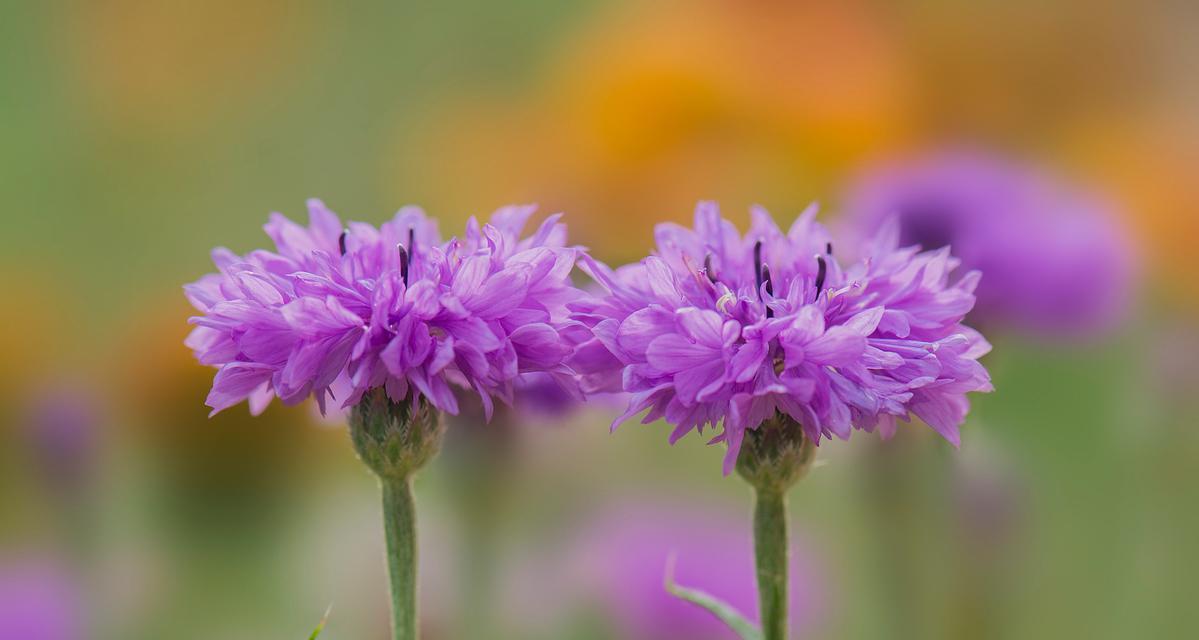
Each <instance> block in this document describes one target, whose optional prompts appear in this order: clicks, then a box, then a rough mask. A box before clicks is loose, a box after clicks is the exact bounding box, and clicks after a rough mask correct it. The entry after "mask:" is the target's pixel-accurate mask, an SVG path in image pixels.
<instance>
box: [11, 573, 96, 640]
mask: <svg viewBox="0 0 1199 640" xmlns="http://www.w3.org/2000/svg"><path fill="white" fill-rule="evenodd" d="M84 637H85V636H84V627H83V603H82V602H81V600H80V593H79V589H78V587H77V585H76V584H75V581H74V580H73V579H72V577H71V575H70V574H69V573H67V572H66V571H65V570H63V569H62V568H61V567H60V566H59V565H58V564H57V563H54V562H49V561H46V560H45V559H42V558H18V559H14V560H11V561H5V562H3V564H0V638H12V639H13V640H16V639H18V638H19V639H20V640H82V638H84Z"/></svg>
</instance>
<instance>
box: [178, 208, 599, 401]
mask: <svg viewBox="0 0 1199 640" xmlns="http://www.w3.org/2000/svg"><path fill="white" fill-rule="evenodd" d="M308 209H309V225H308V227H307V228H305V227H302V226H300V225H298V224H296V223H294V222H292V221H291V220H288V219H287V218H285V217H283V216H282V215H280V214H277V213H276V214H272V215H271V218H270V221H269V222H268V223H267V225H266V226H265V229H266V232H267V235H269V236H270V237H271V239H272V240H273V241H274V243H275V247H276V250H275V251H273V252H272V251H264V250H259V251H253V252H251V253H249V254H247V255H245V256H237V255H235V254H234V253H232V252H231V251H229V250H228V249H223V248H220V249H216V250H215V251H214V252H213V260H214V262H215V263H216V266H217V269H218V272H217V273H213V274H209V275H206V276H204V277H203V278H201V279H200V280H198V281H197V282H195V283H192V284H190V285H187V286H186V287H185V291H186V294H187V297H188V299H189V300H190V301H191V302H192V304H193V305H194V306H195V307H196V308H197V309H198V310H199V311H200V315H198V316H196V317H194V318H192V323H193V324H195V325H196V328H195V329H194V330H193V331H192V333H191V335H189V336H188V338H187V345H188V346H189V347H190V348H191V349H193V350H194V351H195V353H196V356H197V358H198V359H199V360H200V362H202V363H204V364H208V365H212V366H216V367H219V371H218V372H217V374H216V379H215V381H214V382H213V388H212V392H211V393H210V394H209V396H208V401H207V403H208V406H210V407H212V409H213V413H214V414H215V413H216V412H218V411H221V410H223V409H225V408H227V407H229V406H232V405H234V404H237V403H239V402H241V401H242V400H246V399H248V400H249V403H250V408H251V411H252V412H254V413H256V414H257V413H259V412H261V411H262V410H263V409H265V408H266V406H267V405H268V404H269V403H270V401H271V399H272V398H273V397H275V396H278V397H279V398H280V400H282V401H283V402H284V403H285V404H294V403H298V402H300V401H302V400H304V399H305V398H307V397H309V396H313V397H315V398H316V401H317V403H318V404H319V405H320V407H321V410H322V411H324V409H325V404H326V396H328V397H334V394H335V393H336V394H337V396H336V397H335V399H336V400H338V401H340V402H341V403H342V406H350V405H353V404H355V403H357V401H358V400H359V399H360V398H361V397H362V395H363V394H364V393H365V392H366V391H368V390H370V389H374V388H384V389H386V393H387V395H388V396H389V397H390V398H391V399H392V400H394V401H397V402H398V401H401V400H405V399H416V398H424V399H426V400H427V401H428V402H429V403H431V404H432V405H433V406H435V407H437V408H438V409H441V410H443V411H446V412H449V413H456V412H457V410H458V402H457V399H456V398H455V395H454V392H453V390H452V389H451V386H450V385H451V383H452V384H454V385H457V386H459V387H462V388H464V389H467V390H472V391H474V392H476V393H477V394H478V395H479V397H480V399H481V402H482V403H483V406H484V409H485V411H486V413H487V415H488V416H490V414H491V412H492V409H493V397H495V398H499V399H501V400H502V401H504V402H511V398H512V393H513V388H514V384H515V383H516V382H517V380H518V378H519V377H520V376H522V375H524V374H526V373H531V372H537V373H538V374H540V375H543V376H549V377H550V378H552V379H553V380H555V381H557V382H558V383H559V384H562V385H564V386H565V387H566V388H567V389H568V390H572V391H574V392H576V393H577V385H576V383H575V375H574V372H573V371H572V370H571V369H570V368H569V367H568V366H567V365H566V364H565V363H564V361H565V359H566V357H567V356H568V355H569V354H570V353H571V351H572V345H574V344H575V343H577V342H579V341H581V340H583V339H585V338H586V337H587V335H588V334H587V332H586V329H585V327H582V326H581V325H579V324H578V323H577V322H574V321H572V320H570V319H569V311H568V310H567V304H570V303H573V302H576V301H577V300H579V299H580V298H581V297H582V296H583V293H582V292H581V291H579V290H578V289H575V288H574V287H573V286H572V285H571V282H570V273H571V270H572V269H573V267H574V264H575V260H576V258H577V256H578V253H579V251H578V249H576V248H573V247H567V246H566V228H565V225H563V224H561V223H559V222H558V218H559V216H556V215H555V216H550V217H549V218H547V219H546V220H545V222H543V223H542V224H541V226H540V227H539V228H538V229H537V230H536V232H535V233H534V234H533V235H532V236H529V237H525V238H521V232H522V230H523V229H524V227H525V224H526V222H527V221H528V219H529V217H530V216H531V215H532V214H533V211H534V208H533V207H506V208H503V209H500V210H498V211H496V212H495V213H494V214H493V215H492V216H491V220H490V222H489V223H488V224H486V225H480V224H479V222H478V221H477V220H475V219H474V218H471V220H470V221H469V223H468V224H467V228H466V232H465V234H463V235H462V236H461V237H460V238H457V237H456V238H453V239H451V240H450V241H448V242H445V243H443V242H441V240H440V238H439V235H438V231H437V226H436V224H435V223H434V222H432V221H431V220H429V219H428V218H426V217H425V215H424V213H423V212H421V211H420V210H419V209H416V208H411V207H408V208H404V209H401V210H400V211H399V213H397V214H396V216H395V217H394V218H393V219H392V220H390V221H389V222H386V223H384V224H383V225H381V226H380V227H379V228H375V227H373V226H371V225H368V224H362V223H355V222H351V223H349V225H348V227H343V225H342V223H341V221H340V220H339V219H338V217H337V216H336V215H335V214H334V213H333V212H331V211H329V210H328V209H327V208H326V207H325V205H324V204H323V203H321V202H320V201H319V200H311V201H309V203H308Z"/></svg>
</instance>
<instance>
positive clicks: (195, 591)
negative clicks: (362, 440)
mask: <svg viewBox="0 0 1199 640" xmlns="http://www.w3.org/2000/svg"><path fill="white" fill-rule="evenodd" d="M1196 33H1199V5H1196V4H1195V3H1193V2H1183V1H1171V0H1163V1H1155V2H1132V1H1119V0H1099V1H1097V2H1094V1H1093V2H1075V1H1060V2H1049V3H1046V2H1000V1H997V0H983V1H981V2H969V3H967V2H948V1H943V0H923V1H919V0H918V1H915V2H903V3H877V2H859V1H855V0H850V1H848V2H837V3H801V2H794V3H792V2H766V1H744V0H742V1H734V0H691V1H686V2H684V1H678V2H618V3H601V2H598V1H595V0H587V1H584V2H549V1H545V0H511V1H509V2H504V3H493V2H482V1H479V0H470V1H463V0H446V1H443V2H440V3H429V4H428V5H424V3H421V4H420V5H418V4H417V3H411V4H409V3H384V2H380V3H368V2H344V3H318V2H303V1H289V2H276V1H273V0H258V1H253V2H245V1H241V0H239V1H231V0H213V1H210V2H203V3H173V2H172V3H164V2H151V1H146V0H107V1H104V2H55V3H38V2H22V1H20V0H18V1H17V2H15V3H14V2H7V3H4V4H3V7H0V78H2V79H3V88H2V89H0V149H2V150H0V194H2V195H3V200H2V201H3V211H2V212H0V221H2V223H0V283H2V285H3V290H2V291H3V293H2V295H0V317H2V318H3V330H2V331H0V356H2V367H0V419H2V427H3V428H2V429H0V500H2V501H3V502H2V503H0V524H2V529H0V638H4V639H8V638H12V639H14V640H17V639H21V640H71V639H84V638H114V639H116V638H119V639H160V638H172V639H178V640H191V639H197V640H198V639H212V638H220V639H221V640H237V639H243V638H244V639H264V638H281V639H282V638H307V637H308V634H309V633H310V632H311V631H312V629H313V627H315V626H316V624H317V622H318V621H319V620H320V618H321V616H322V614H323V613H324V612H325V610H326V608H327V607H328V606H329V605H330V604H332V613H331V615H330V617H329V621H328V626H327V627H326V629H325V632H324V635H323V636H322V637H323V638H329V639H331V640H340V639H346V640H349V639H374V638H383V637H385V634H386V619H387V611H386V602H387V601H386V592H385V589H386V583H385V576H384V572H383V567H382V540H381V530H380V527H379V526H378V512H377V500H378V498H377V490H376V487H375V486H374V483H373V480H372V478H371V477H370V476H369V475H368V473H367V472H366V471H365V470H364V468H362V467H361V466H360V465H359V464H358V462H357V461H356V460H355V459H354V456H353V453H352V451H351V448H350V445H349V442H348V439H347V437H346V433H345V429H344V426H343V425H341V424H339V423H338V422H337V421H336V420H332V421H330V420H321V419H320V418H319V416H317V415H316V413H315V412H314V411H313V410H311V408H308V407H295V408H290V409H288V408H284V407H279V406H275V407H272V408H271V409H270V410H269V411H268V412H267V413H266V414H265V415H264V416H263V417H261V418H258V419H251V418H250V416H249V415H248V411H247V410H245V408H244V407H237V408H234V409H232V410H229V411H226V412H224V413H222V414H221V415H219V416H217V417H215V418H213V419H209V418H208V417H207V409H206V407H204V406H203V400H204V396H205V395H206V393H207V389H208V386H209V384H210V381H211V376H212V371H211V370H208V369H206V368H204V367H201V366H200V365H198V364H196V363H195V362H194V361H193V359H192V357H191V355H190V354H189V353H188V351H187V350H186V349H185V348H184V346H183V343H182V341H183V338H184V336H185V335H186V333H187V331H188V325H187V318H188V316H189V315H190V310H189V308H188V306H187V304H186V301H185V300H184V298H183V295H182V291H181V285H182V284H183V283H185V282H189V281H191V280H194V279H196V278H197V277H198V276H200V275H201V274H202V273H204V272H206V271H208V270H210V269H211V264H210V263H209V261H208V257H207V255H208V251H209V249H210V248H211V247H213V246H217V245H225V246H229V247H230V248H232V249H234V250H236V251H239V252H241V251H246V250H249V249H251V248H254V247H257V246H261V245H264V244H265V243H266V238H265V236H264V235H263V234H262V232H261V225H262V223H264V222H265V220H266V215H267V213H268V212H270V211H275V210H277V211H281V212H283V213H285V214H287V215H289V216H292V217H293V218H297V219H300V220H303V219H304V215H305V212H304V201H305V199H306V198H308V197H311V196H319V197H321V198H324V199H325V201H326V202H327V203H329V205H330V206H331V207H332V208H333V209H335V210H336V211H338V212H339V213H341V214H342V215H343V217H348V218H351V219H357V220H363V221H368V222H372V223H378V222H381V221H383V220H384V219H386V218H387V217H389V216H390V215H391V213H392V212H394V211H395V210H396V209H397V208H398V207H399V206H401V205H403V204H409V203H414V204H419V205H422V206H424V207H425V208H426V209H427V210H428V211H429V212H430V213H431V214H433V215H435V216H437V217H438V218H440V220H441V226H442V229H443V232H449V231H450V230H453V229H455V228H460V227H461V225H462V224H463V222H464V221H465V219H466V217H467V216H469V215H472V214H478V215H486V214H487V213H488V212H490V211H491V210H493V209H494V208H496V207H497V206H499V205H502V204H506V203H510V202H538V203H540V204H541V205H542V210H543V211H544V212H546V213H549V212H553V211H559V210H561V211H565V212H567V221H568V222H569V224H570V226H571V232H572V236H573V237H572V239H573V240H574V241H577V242H579V243H582V244H585V245H587V246H588V247H590V248H591V249H592V251H593V253H594V255H596V256H597V257H599V258H600V259H603V260H606V261H609V262H611V263H620V262H623V261H628V260H634V259H637V258H639V257H641V256H643V255H645V253H646V252H647V251H648V250H649V249H650V247H651V242H652V235H651V233H652V226H653V224H654V223H656V222H659V221H664V220H676V221H687V220H689V219H690V215H691V210H692V208H693V207H694V204H695V201H696V200H698V199H701V198H702V199H715V200H718V201H720V202H721V203H722V205H723V206H724V207H725V211H726V213H727V214H728V215H729V216H730V217H732V218H733V219H734V220H738V221H740V222H742V223H744V222H745V220H747V218H748V215H747V213H746V212H747V207H748V206H749V205H750V204H753V203H760V204H762V205H765V206H767V207H768V208H770V209H771V210H772V211H773V212H774V214H775V216H776V217H777V218H780V219H781V220H782V221H783V223H784V224H786V223H789V221H790V219H791V218H792V217H793V216H794V215H796V214H797V213H798V212H799V211H801V210H802V209H803V208H804V207H805V206H806V205H807V204H808V203H809V202H812V201H819V202H820V203H821V204H822V206H823V211H824V213H823V214H822V218H823V219H824V220H826V221H828V222H830V223H832V224H834V225H837V224H844V223H846V221H847V220H848V218H849V216H848V213H847V207H850V203H852V202H853V201H854V200H853V197H852V196H853V192H854V188H855V187H854V185H855V184H858V182H857V181H858V180H859V179H860V178H861V176H863V175H869V172H870V171H871V170H872V169H871V168H872V167H876V166H880V163H882V164H886V165H887V166H900V167H903V166H905V163H911V162H915V160H913V159H914V158H922V157H928V156H929V154H933V155H936V154H940V153H942V152H944V151H946V150H961V149H969V151H970V153H971V154H973V155H972V157H977V156H983V157H989V158H996V159H1000V160H999V161H1001V162H1002V163H1005V166H1009V167H1019V168H1020V169H1021V170H1027V171H1029V172H1035V173H1036V175H1038V176H1043V177H1044V179H1046V180H1052V181H1054V183H1055V184H1062V185H1070V188H1071V189H1079V190H1083V191H1085V192H1086V193H1088V194H1090V195H1089V196H1088V197H1093V198H1095V199H1097V200H1101V201H1102V202H1103V203H1104V206H1103V207H1101V208H1102V209H1103V210H1104V211H1106V212H1108V213H1109V214H1110V216H1111V219H1110V220H1108V221H1107V222H1104V223H1103V224H1110V225H1112V226H1111V228H1112V229H1117V230H1118V233H1117V234H1116V237H1117V238H1118V241H1119V245H1120V246H1119V247H1118V248H1117V249H1116V250H1115V251H1114V254H1113V255H1119V256H1120V257H1119V259H1120V260H1127V261H1128V264H1129V265H1130V266H1129V269H1128V273H1129V274H1131V275H1129V277H1128V279H1127V281H1124V282H1122V283H1118V284H1112V285H1108V284H1105V282H1106V281H1103V280H1099V281H1098V283H1099V284H1098V285H1096V284H1095V282H1096V280H1095V279H1096V278H1102V277H1105V276H1103V275H1102V273H1106V271H1105V270H1104V269H1102V268H1098V269H1097V270H1095V269H1082V270H1080V271H1078V272H1076V273H1074V274H1073V276H1071V278H1070V279H1067V280H1066V281H1065V284H1063V285H1058V286H1060V287H1061V289H1062V290H1061V295H1062V296H1068V295H1069V293H1070V292H1069V290H1070V289H1072V287H1071V283H1076V284H1077V285H1078V287H1083V288H1085V287H1088V286H1098V287H1099V288H1101V289H1102V290H1104V291H1106V290H1108V289H1111V288H1115V287H1120V288H1121V290H1120V291H1119V292H1116V291H1113V292H1112V299H1113V300H1118V303H1113V304H1118V308H1117V309H1115V310H1114V312H1113V314H1112V319H1111V320H1110V321H1107V322H1104V323H1102V326H1101V327H1099V328H1095V327H1094V326H1089V325H1088V327H1087V329H1086V331H1083V330H1082V329H1079V330H1077V331H1073V330H1070V329H1069V328H1068V327H1067V328H1066V329H1065V330H1062V328H1061V327H1055V331H1052V332H1039V331H1037V330H1036V329H1037V327H1036V326H1031V327H1030V326H1014V325H1008V324H1005V323H1004V322H1003V321H1001V320H995V321H991V320H989V319H988V318H980V319H979V323H980V324H981V325H982V326H983V327H984V329H985V330H986V331H987V333H988V336H989V337H990V338H991V339H992V342H993V343H994V344H995V350H994V352H993V353H992V354H991V355H989V356H988V357H987V358H986V360H985V362H986V364H987V366H988V367H989V368H990V369H991V371H992V373H993V375H994V379H995V386H996V389H997V391H996V392H995V393H993V394H991V395H988V396H985V397H979V398H977V399H976V403H975V411H974V412H973V413H972V415H971V417H970V420H969V423H968V424H967V425H966V426H965V427H964V436H963V441H964V444H963V446H962V448H961V450H953V449H952V448H951V447H949V446H947V445H944V444H943V443H941V442H940V441H937V440H935V439H934V438H933V437H932V435H931V433H930V432H928V430H927V429H924V428H922V427H917V426H912V427H909V428H905V429H901V432H900V434H899V436H897V437H896V439H895V440H892V441H890V442H887V443H885V444H884V443H880V442H879V441H878V439H877V438H876V437H875V436H871V435H868V434H858V436H857V437H855V438H854V440H853V441H852V442H849V443H842V442H833V443H831V444H829V445H827V446H825V447H823V448H822V450H821V453H820V456H821V460H822V461H823V462H822V463H821V466H820V467H819V468H817V469H816V470H815V471H814V472H813V473H812V475H811V476H810V477H809V478H808V479H806V480H805V481H804V482H803V483H802V484H801V485H800V486H799V487H798V488H797V489H796V490H795V491H794V492H793V494H792V496H791V501H790V506H791V514H792V517H791V519H792V527H793V531H794V555H795V558H794V559H793V573H794V574H795V575H794V580H793V591H794V594H793V595H794V598H793V601H794V602H795V604H794V605H793V609H794V618H795V621H794V626H795V636H796V637H805V638H887V637H894V638H903V637H911V638H987V637H994V638H1008V637H1010V638H1060V637H1090V638H1126V637H1155V638H1166V637H1188V636H1190V635H1191V634H1192V633H1193V630H1194V629H1195V628H1199V608H1197V607H1195V606H1194V597H1195V594H1196V593H1199V578H1197V577H1196V576H1199V550H1197V549H1196V545H1195V541H1196V540H1199V508H1197V505H1199V492H1197V491H1196V489H1197V488H1199V487H1197V484H1199V483H1197V481H1196V479H1195V473H1194V471H1195V469H1196V468H1197V466H1196V465H1197V464H1199V430H1196V429H1195V424H1196V421H1195V418H1197V417H1199V401H1197V396H1196V393H1195V391H1196V390H1199V336H1197V332H1196V312H1197V309H1199V305H1197V303H1199V261H1196V260H1195V257H1194V256H1195V243H1196V241H1197V240H1199V218H1197V216H1196V210H1199V181H1197V180H1195V178H1194V176H1193V173H1194V171H1195V170H1196V167H1197V166H1199V124H1197V123H1199V85H1197V84H1196V82H1195V70H1196V68H1197V67H1199V38H1196V37H1195V34H1196ZM1000 195H1002V194H1000ZM997 197H998V196H997ZM1050 208H1051V207H1050ZM1034 213H1035V216H1042V214H1044V215H1045V216H1051V215H1053V212H1052V211H1046V212H1041V211H1036V212H1034ZM1019 219H1020V218H1019V217H1014V218H1013V219H1012V221H1011V222H1009V223H1006V224H1008V228H1009V230H1011V231H1012V232H1013V233H1014V234H1015V235H1016V236H1017V237H1019V235H1020V234H1021V233H1022V232H1023V233H1027V234H1028V237H1029V239H1030V242H1031V243H1033V244H1032V245H1030V246H1034V247H1037V250H1036V251H1035V252H1029V253H1031V255H1028V256H1025V257H1024V258H1023V259H1022V260H1023V261H1022V262H1021V264H1025V265H1027V267H1028V269H1027V271H1030V272H1031V273H1032V276H1031V277H1032V278H1033V280H1034V281H1035V280H1036V278H1037V274H1038V272H1039V271H1038V270H1048V269H1052V268H1053V266H1054V260H1053V256H1054V255H1055V254H1056V253H1057V247H1056V245H1054V244H1053V242H1049V243H1048V246H1046V245H1045V243H1043V242H1042V243H1041V244H1036V243H1037V242H1038V241H1039V240H1042V239H1043V237H1042V235H1041V232H1040V231H1038V227H1037V226H1036V225H1035V224H1032V225H1029V226H1027V231H1025V226H1023V225H1024V223H1022V222H1018V220H1019ZM1005 220H1006V219H1005ZM1053 237H1054V238H1057V236H1053ZM1066 237H1067V238H1069V237H1070V236H1069V234H1067V236H1066ZM1054 241H1055V242H1056V241H1058V240H1054ZM1061 242H1066V240H1061ZM1098 255H1099V256H1100V258H1101V260H1100V262H1101V265H1102V263H1103V261H1102V256H1103V255H1106V254H1102V253H1100V254H1098ZM1113 259H1114V258H1113ZM1121 264H1124V263H1123V262H1122V263H1121ZM985 282H986V280H985V278H984V283H985ZM984 286H985V284H984ZM1051 293H1052V292H1051ZM1117 294H1119V295H1117ZM1084 324H1088V323H1084ZM1089 324H1094V323H1089ZM614 412H615V409H614V408H613V407H612V406H610V405H607V404H604V403H599V404H597V405H594V406H590V407H587V408H585V409H583V410H581V411H578V412H575V413H572V414H570V415H567V416H554V417H551V418H546V417H543V418H542V419H539V420H531V421H529V422H530V424H522V425H520V426H519V427H516V426H512V425H508V426H502V427H500V428H496V429H491V430H488V429H487V428H486V427H478V428H471V427H470V426H469V425H467V426H463V427H461V428H458V429H455V430H454V431H455V434H454V437H453V438H452V441H451V442H450V443H449V445H448V446H447V450H446V451H445V453H444V455H443V456H442V457H441V458H439V459H438V460H437V462H436V463H434V464H433V465H432V466H431V468H429V469H428V470H427V471H426V473H424V475H422V476H421V478H420V480H419V482H418V485H417V491H418V496H419V497H418V500H419V503H420V508H421V510H422V518H423V519H422V522H421V527H422V534H423V540H422V544H423V548H422V557H423V563H424V564H423V575H422V589H423V596H422V597H423V600H422V604H421V606H422V612H423V616H424V620H423V626H424V627H425V633H426V637H428V638H524V639H540V638H545V639H550V638H554V639H559V638H580V639H591V638H594V639H601V638H633V639H640V638H644V639H658V638H682V637H687V638H725V637H729V635H728V634H727V633H725V632H722V631H721V630H720V628H719V627H718V626H716V627H714V626H713V625H712V624H711V623H710V622H709V621H707V619H706V618H705V615H706V614H703V613H698V614H697V613H696V612H694V611H692V610H690V609H688V608H687V606H686V605H681V604H680V603H677V602H673V601H671V600H670V599H669V598H666V597H664V596H663V594H662V592H661V590H660V584H661V578H662V575H663V570H664V567H665V558H666V556H667V555H668V554H670V553H673V554H674V555H675V557H676V566H677V570H676V571H677V576H678V578H679V580H680V581H681V582H685V583H687V584H689V585H690V586H696V587H701V588H705V589H707V590H709V591H712V592H714V593H717V594H719V595H723V596H724V597H726V598H729V599H730V600H733V601H734V602H736V603H738V604H739V606H741V607H743V608H745V609H746V610H747V612H748V613H749V614H750V615H752V614H753V608H754V605H753V599H752V574H751V573H750V572H749V571H748V567H749V563H750V562H751V557H752V556H751V552H750V544H749V535H750V533H749V509H750V502H749V491H748V489H747V488H746V487H745V486H744V485H743V483H741V482H740V481H739V480H738V479H737V478H735V477H734V478H724V477H722V476H721V475H720V471H719V467H720V464H719V460H720V457H721V455H722V453H723V451H722V450H721V449H720V448H718V447H707V446H704V444H703V442H702V441H701V440H700V439H698V438H688V439H686V440H684V441H682V442H680V443H679V444H678V445H676V446H674V447H670V446H668V445H667V443H666V436H667V433H668V429H667V428H666V427H665V426H664V425H661V424H655V425H649V426H641V425H636V424H631V425H626V426H625V427H623V428H622V429H620V430H619V431H617V432H616V433H615V434H609V433H608V429H607V424H608V421H609V420H610V419H611V417H612V415H613V413H614ZM697 616H698V617H697Z"/></svg>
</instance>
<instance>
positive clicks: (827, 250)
mask: <svg viewBox="0 0 1199 640" xmlns="http://www.w3.org/2000/svg"><path fill="white" fill-rule="evenodd" d="M824 253H825V254H826V255H830V256H831V255H833V243H831V242H826V243H824Z"/></svg>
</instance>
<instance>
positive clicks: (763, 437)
mask: <svg viewBox="0 0 1199 640" xmlns="http://www.w3.org/2000/svg"><path fill="white" fill-rule="evenodd" d="M815 459H816V443H815V442H812V441H811V440H810V439H808V438H806V437H804V434H803V429H802V428H801V427H800V426H799V423H798V422H796V421H794V420H792V419H791V418H789V417H787V416H784V415H782V414H778V413H776V414H775V415H774V417H773V418H771V419H769V420H767V421H765V422H763V423H762V424H760V425H758V428H757V429H750V430H748V431H746V432H745V440H744V441H743V442H742V443H741V453H740V454H738V456H737V473H738V474H739V475H740V476H741V477H742V478H745V480H746V482H748V483H749V484H750V485H752V486H753V487H754V488H755V489H756V490H758V491H764V492H768V493H777V494H780V495H781V494H783V493H785V492H786V491H787V489H790V488H791V486H792V485H794V484H795V483H796V482H798V481H799V479H800V478H802V477H804V475H806V474H807V472H808V469H809V468H811V466H812V462H813V461H814V460H815Z"/></svg>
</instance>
